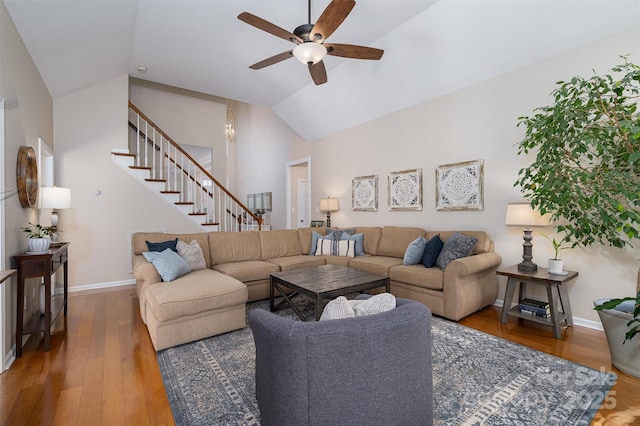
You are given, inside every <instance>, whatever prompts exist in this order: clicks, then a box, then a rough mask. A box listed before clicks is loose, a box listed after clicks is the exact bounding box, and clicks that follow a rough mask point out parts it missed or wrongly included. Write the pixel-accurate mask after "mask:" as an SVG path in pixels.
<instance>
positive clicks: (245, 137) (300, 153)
mask: <svg viewBox="0 0 640 426" xmlns="http://www.w3.org/2000/svg"><path fill="white" fill-rule="evenodd" d="M236 116H237V119H238V131H237V132H236V136H237V142H236V144H237V148H236V149H237V170H238V181H237V185H238V191H237V192H238V194H240V195H241V196H242V197H244V198H242V200H246V194H252V193H256V192H272V197H273V198H272V211H271V213H270V214H269V219H270V223H271V226H272V229H284V228H286V214H287V213H286V211H285V210H286V205H285V204H286V193H285V190H286V188H285V181H286V173H287V170H286V166H285V164H286V162H287V161H289V160H292V159H299V158H303V157H306V156H307V155H308V154H306V153H305V152H306V150H308V149H310V148H311V144H310V143H308V142H304V141H303V140H302V138H300V137H299V136H298V135H297V134H296V133H295V132H293V131H292V130H291V129H290V128H289V127H288V126H287V125H286V124H285V123H284V122H283V121H282V120H280V118H278V117H277V116H276V115H275V114H274V113H273V112H272V111H271V110H269V109H268V108H266V107H261V106H256V105H248V104H241V105H240V107H239V108H238V109H237V110H236Z"/></svg>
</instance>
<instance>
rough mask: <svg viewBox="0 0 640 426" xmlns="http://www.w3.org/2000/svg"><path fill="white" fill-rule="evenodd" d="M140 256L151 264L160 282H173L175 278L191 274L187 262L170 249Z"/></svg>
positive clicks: (144, 253)
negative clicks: (158, 275)
mask: <svg viewBox="0 0 640 426" xmlns="http://www.w3.org/2000/svg"><path fill="white" fill-rule="evenodd" d="M142 255H143V256H144V258H145V259H147V260H148V261H149V262H151V263H153V266H154V267H155V268H156V270H157V271H158V273H159V274H160V276H161V277H162V281H165V282H169V281H174V280H175V279H176V278H180V277H181V276H183V275H185V274H188V273H189V272H191V266H189V264H188V263H187V261H186V260H184V259H183V258H181V257H180V255H179V254H178V253H176V252H175V251H173V250H171V249H170V248H166V249H164V251H149V252H143V253H142Z"/></svg>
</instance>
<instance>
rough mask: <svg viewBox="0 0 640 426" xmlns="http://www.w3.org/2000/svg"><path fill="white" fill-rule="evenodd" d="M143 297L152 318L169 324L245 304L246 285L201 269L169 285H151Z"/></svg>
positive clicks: (209, 270)
mask: <svg viewBox="0 0 640 426" xmlns="http://www.w3.org/2000/svg"><path fill="white" fill-rule="evenodd" d="M144 297H145V300H146V304H147V309H148V310H151V312H152V314H153V315H154V317H155V318H157V319H158V320H159V321H170V320H172V319H175V318H181V317H185V316H190V315H195V314H198V313H201V312H206V311H211V310H214V309H221V308H226V307H230V306H236V305H239V304H243V303H246V301H247V286H245V285H244V284H242V283H241V282H240V281H238V280H236V279H234V278H232V277H229V276H227V275H224V274H221V273H219V272H216V271H212V270H211V269H201V270H199V271H193V272H191V273H190V274H187V275H185V276H183V277H181V278H178V279H177V280H176V281H174V282H173V283H170V284H169V283H157V284H153V285H150V286H148V287H147V289H146V290H145V294H144Z"/></svg>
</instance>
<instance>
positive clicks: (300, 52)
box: [293, 41, 327, 65]
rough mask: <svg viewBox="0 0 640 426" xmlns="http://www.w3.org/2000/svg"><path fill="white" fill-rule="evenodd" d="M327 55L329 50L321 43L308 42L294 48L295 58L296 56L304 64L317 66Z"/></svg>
mask: <svg viewBox="0 0 640 426" xmlns="http://www.w3.org/2000/svg"><path fill="white" fill-rule="evenodd" d="M326 54H327V48H326V47H324V46H323V45H322V44H320V43H315V42H312V41H308V42H305V43H301V44H299V45H297V46H296V47H294V48H293V56H295V57H296V58H297V59H298V60H299V61H300V62H302V63H303V64H305V65H306V64H308V63H312V64H316V63H318V62H320V61H321V60H322V58H324V57H325V55H326Z"/></svg>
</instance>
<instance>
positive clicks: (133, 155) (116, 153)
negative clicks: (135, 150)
mask: <svg viewBox="0 0 640 426" xmlns="http://www.w3.org/2000/svg"><path fill="white" fill-rule="evenodd" d="M111 155H119V156H121V157H132V158H136V155H135V154H129V153H127V152H112V153H111Z"/></svg>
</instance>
